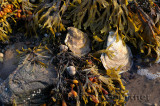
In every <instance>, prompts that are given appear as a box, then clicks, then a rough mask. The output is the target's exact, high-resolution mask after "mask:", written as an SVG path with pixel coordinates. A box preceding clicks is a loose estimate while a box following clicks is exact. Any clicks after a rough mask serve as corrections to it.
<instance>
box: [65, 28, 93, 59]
mask: <svg viewBox="0 0 160 106" xmlns="http://www.w3.org/2000/svg"><path fill="white" fill-rule="evenodd" d="M67 29H68V33H67V36H66V39H65V44H66V45H67V46H68V47H69V49H70V50H71V51H72V52H73V54H74V55H75V56H78V57H81V56H84V55H86V54H87V53H89V52H90V50H91V49H90V40H89V38H88V36H87V34H86V33H84V32H82V31H81V30H79V29H77V28H74V27H68V28H67Z"/></svg>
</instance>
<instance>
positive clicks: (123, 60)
mask: <svg viewBox="0 0 160 106" xmlns="http://www.w3.org/2000/svg"><path fill="white" fill-rule="evenodd" d="M118 37H119V41H118V42H117V41H116V35H115V32H113V31H110V32H109V36H108V39H107V47H109V46H110V45H112V46H110V47H109V48H108V50H111V51H113V52H114V53H113V54H114V56H112V57H111V59H110V58H109V57H108V56H107V54H105V53H102V54H101V61H102V64H103V66H104V67H105V69H106V70H107V69H111V68H115V69H117V68H118V67H119V66H122V67H121V69H120V70H121V71H120V73H123V72H126V71H128V70H130V68H131V67H132V64H133V61H132V57H133V56H132V52H131V50H130V48H129V47H128V46H127V45H126V44H125V45H123V43H122V39H121V37H120V36H119V35H118Z"/></svg>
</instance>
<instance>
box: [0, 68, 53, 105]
mask: <svg viewBox="0 0 160 106" xmlns="http://www.w3.org/2000/svg"><path fill="white" fill-rule="evenodd" d="M49 67H50V68H43V67H41V66H40V65H35V66H34V65H29V66H26V65H24V66H21V67H19V68H18V69H16V70H15V71H14V72H13V73H12V74H11V75H9V77H8V78H7V79H6V80H5V81H4V82H3V83H2V84H1V86H0V100H1V101H2V102H4V103H6V104H11V103H13V100H14V99H15V101H16V103H17V104H24V103H25V102H27V101H28V102H29V101H30V100H31V98H30V96H31V95H32V93H33V92H34V91H36V90H38V89H40V90H41V89H45V88H46V87H48V86H50V85H52V84H55V83H56V80H55V78H56V73H55V72H56V71H55V69H54V66H49ZM33 68H34V70H33ZM40 98H41V97H39V99H40ZM37 99H38V98H36V100H37ZM33 101H34V100H33ZM42 101H43V99H42V100H41V99H40V100H39V101H37V102H36V103H41V102H42Z"/></svg>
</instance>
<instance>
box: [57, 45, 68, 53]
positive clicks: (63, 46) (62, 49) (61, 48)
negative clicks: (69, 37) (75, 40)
mask: <svg viewBox="0 0 160 106" xmlns="http://www.w3.org/2000/svg"><path fill="white" fill-rule="evenodd" d="M59 48H60V51H64V52H66V51H68V47H67V46H66V45H60V46H59Z"/></svg>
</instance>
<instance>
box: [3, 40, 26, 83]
mask: <svg viewBox="0 0 160 106" xmlns="http://www.w3.org/2000/svg"><path fill="white" fill-rule="evenodd" d="M23 46H24V43H21V42H19V43H15V44H13V45H10V46H9V47H8V49H7V50H6V51H5V53H4V57H3V66H2V67H1V68H0V78H2V79H3V80H4V79H6V78H7V77H8V75H9V74H11V73H12V72H13V71H14V70H15V69H16V68H17V66H18V61H19V59H18V56H17V54H18V53H17V52H16V49H21V48H22V47H23Z"/></svg>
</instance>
